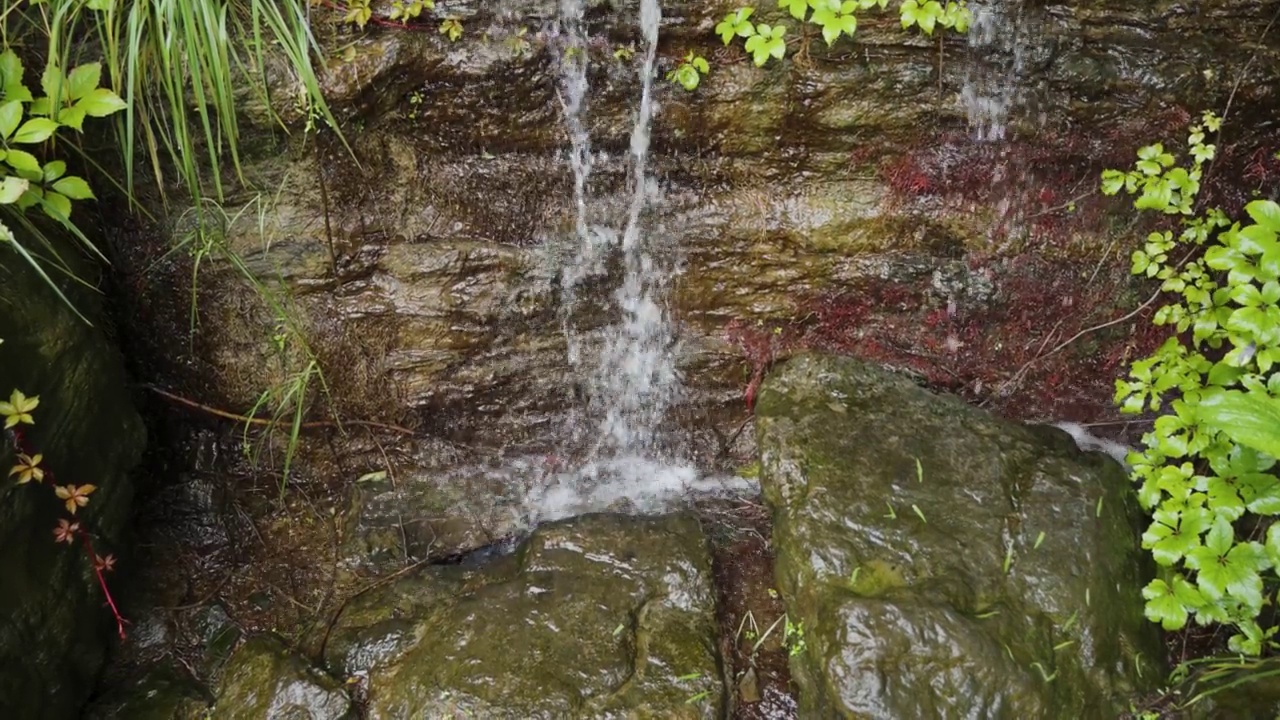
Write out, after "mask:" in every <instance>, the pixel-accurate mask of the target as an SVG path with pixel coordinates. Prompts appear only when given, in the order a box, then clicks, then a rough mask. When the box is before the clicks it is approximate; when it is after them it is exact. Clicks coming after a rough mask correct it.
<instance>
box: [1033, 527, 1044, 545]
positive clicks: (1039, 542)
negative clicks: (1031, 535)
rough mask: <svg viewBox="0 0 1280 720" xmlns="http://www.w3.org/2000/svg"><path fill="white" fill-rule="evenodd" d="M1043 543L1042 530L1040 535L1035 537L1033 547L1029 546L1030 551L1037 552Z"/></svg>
mask: <svg viewBox="0 0 1280 720" xmlns="http://www.w3.org/2000/svg"><path fill="white" fill-rule="evenodd" d="M1043 543H1044V531H1043V530H1041V531H1040V534H1039V535H1036V542H1035V544H1034V545H1032V546H1031V549H1032V550H1039V549H1040V545H1041V544H1043Z"/></svg>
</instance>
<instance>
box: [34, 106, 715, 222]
mask: <svg viewBox="0 0 1280 720" xmlns="http://www.w3.org/2000/svg"><path fill="white" fill-rule="evenodd" d="M695 84H696V83H695ZM53 189H54V190H56V191H58V192H60V193H62V194H63V195H66V196H67V197H69V198H71V199H72V200H89V199H91V198H93V190H90V189H89V183H87V182H85V181H84V179H83V178H78V177H75V176H74V175H72V176H68V177H64V178H62V179H61V180H59V181H58V182H56V183H54V184H53Z"/></svg>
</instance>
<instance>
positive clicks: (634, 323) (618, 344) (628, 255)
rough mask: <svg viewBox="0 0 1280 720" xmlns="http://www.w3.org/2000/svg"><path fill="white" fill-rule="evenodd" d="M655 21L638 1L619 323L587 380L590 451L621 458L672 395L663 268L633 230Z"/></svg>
mask: <svg viewBox="0 0 1280 720" xmlns="http://www.w3.org/2000/svg"><path fill="white" fill-rule="evenodd" d="M661 20H662V10H661V8H660V7H659V6H658V1H657V0H642V2H641V4H640V28H641V32H642V34H643V36H644V42H645V56H644V62H643V63H642V65H641V69H640V79H641V93H640V109H639V112H638V113H637V115H636V124H635V127H634V128H633V129H632V131H631V169H632V176H631V204H630V208H629V210H628V214H627V225H626V228H625V230H624V231H623V233H622V253H623V265H624V277H623V282H622V286H621V287H619V288H618V291H617V293H616V294H615V301H616V303H617V305H618V307H619V308H620V309H621V311H622V318H623V320H622V323H621V325H620V327H618V328H615V329H613V330H612V331H611V332H610V333H609V336H608V338H607V340H606V343H605V346H604V350H603V352H602V353H601V355H600V359H599V364H598V366H597V368H596V377H595V383H594V387H595V390H596V393H595V394H596V397H595V399H596V400H597V401H598V402H599V403H600V405H601V406H602V407H603V409H604V411H605V417H604V420H603V422H602V426H601V428H600V433H601V435H600V442H599V444H598V447H599V448H601V449H606V450H612V451H614V452H616V453H624V454H625V453H641V454H650V453H652V452H653V450H654V442H655V439H656V438H655V431H656V430H657V426H658V423H659V422H661V420H662V418H663V416H664V415H665V414H666V411H667V408H668V407H669V406H670V404H671V402H672V401H673V400H674V398H675V397H676V396H677V394H678V392H679V379H678V377H677V375H676V369H675V361H674V348H673V344H674V338H673V337H672V332H671V324H670V323H669V322H668V319H667V313H666V311H665V309H664V308H663V307H662V305H661V304H660V300H661V292H662V291H663V290H664V289H665V287H666V285H667V278H669V277H670V274H671V270H670V267H669V264H668V263H664V262H663V260H662V258H661V257H659V256H657V255H655V254H654V253H653V252H651V249H652V247H651V246H652V242H651V241H652V240H653V239H655V237H656V236H657V233H652V232H650V233H645V232H644V230H643V228H642V227H641V222H642V216H643V213H644V210H645V206H646V205H647V204H648V201H649V199H650V197H651V196H653V195H655V194H656V192H657V188H656V186H655V183H653V182H652V181H651V180H650V178H649V176H648V157H649V135H650V125H651V124H652V122H653V74H654V61H655V58H656V56H657V50H658V26H659V24H660V23H661Z"/></svg>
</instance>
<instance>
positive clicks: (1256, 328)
mask: <svg viewBox="0 0 1280 720" xmlns="http://www.w3.org/2000/svg"><path fill="white" fill-rule="evenodd" d="M1226 325H1227V329H1228V330H1230V331H1231V332H1234V333H1240V334H1243V335H1248V336H1250V337H1261V336H1263V335H1265V334H1266V333H1267V330H1268V329H1269V328H1270V323H1269V322H1268V321H1267V314H1266V312H1265V311H1263V310H1262V309H1261V308H1257V307H1242V308H1240V309H1238V310H1236V311H1235V312H1233V313H1231V317H1230V318H1228V319H1227V323H1226Z"/></svg>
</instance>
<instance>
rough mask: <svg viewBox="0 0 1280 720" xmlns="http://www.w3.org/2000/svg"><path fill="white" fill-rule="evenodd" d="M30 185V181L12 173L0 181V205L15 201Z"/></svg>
mask: <svg viewBox="0 0 1280 720" xmlns="http://www.w3.org/2000/svg"><path fill="white" fill-rule="evenodd" d="M30 185H31V183H30V182H28V181H27V180H25V179H23V178H20V177H14V176H12V175H10V176H9V177H7V178H5V179H4V180H3V181H0V205H11V204H13V203H15V202H17V201H18V198H20V197H22V193H24V192H26V191H27V188H28V187H29V186H30Z"/></svg>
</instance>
